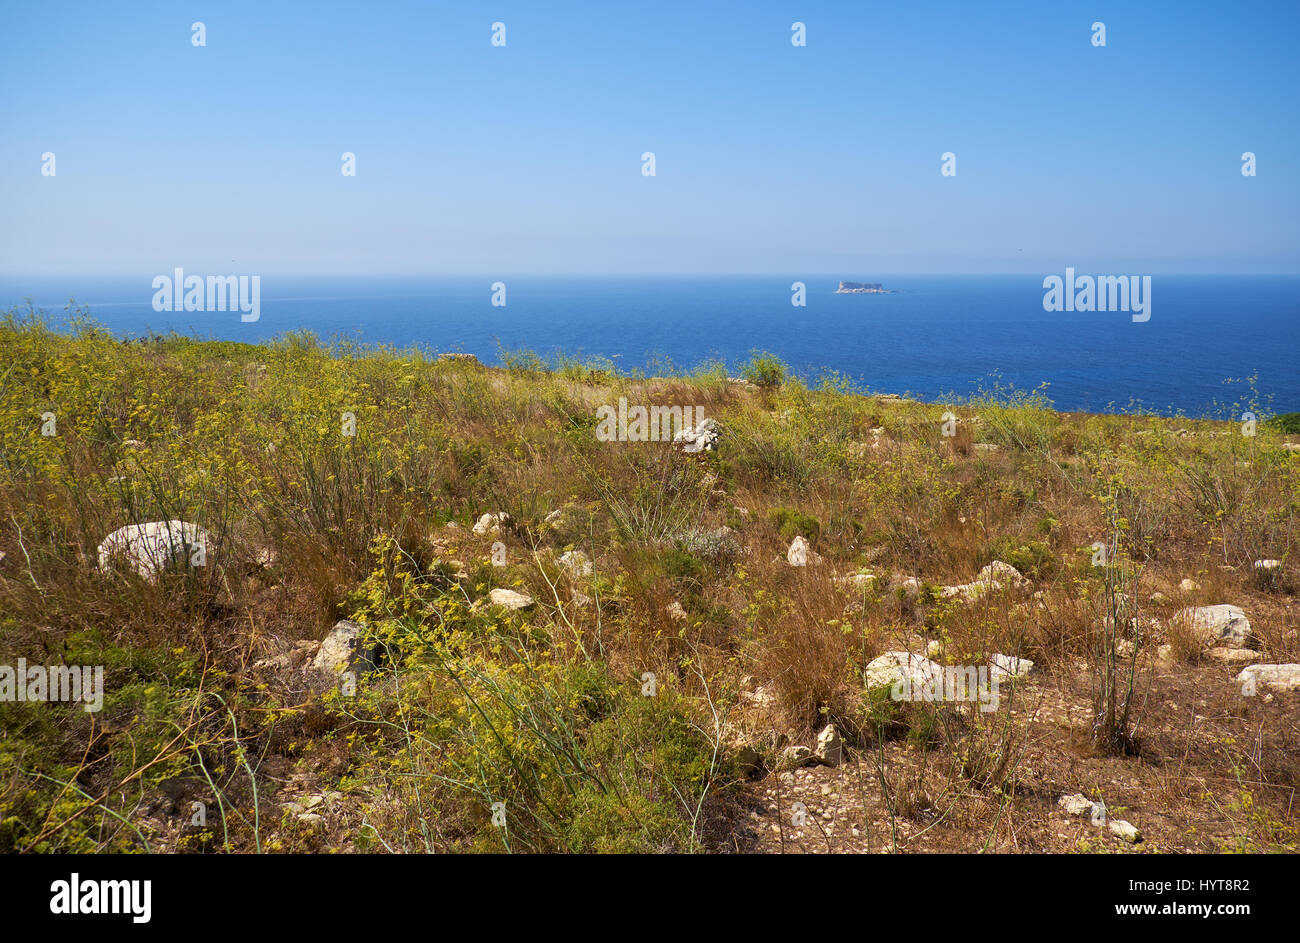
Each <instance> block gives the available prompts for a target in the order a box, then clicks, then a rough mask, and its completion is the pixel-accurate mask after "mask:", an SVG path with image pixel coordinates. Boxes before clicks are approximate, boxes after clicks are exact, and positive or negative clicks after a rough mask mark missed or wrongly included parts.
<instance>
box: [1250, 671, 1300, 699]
mask: <svg viewBox="0 0 1300 943" xmlns="http://www.w3.org/2000/svg"><path fill="white" fill-rule="evenodd" d="M1237 683H1238V684H1240V685H1242V693H1254V691H1255V690H1257V689H1258V688H1259V686H1261V685H1263V686H1265V687H1269V688H1272V689H1273V690H1274V691H1300V665H1249V666H1247V667H1245V668H1243V669H1241V674H1239V675H1237Z"/></svg>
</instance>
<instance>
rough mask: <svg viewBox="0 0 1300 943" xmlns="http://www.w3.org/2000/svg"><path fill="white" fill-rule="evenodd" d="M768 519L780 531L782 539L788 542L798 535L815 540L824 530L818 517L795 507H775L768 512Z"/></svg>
mask: <svg viewBox="0 0 1300 943" xmlns="http://www.w3.org/2000/svg"><path fill="white" fill-rule="evenodd" d="M768 519H769V520H771V522H772V526H773V527H775V528H776V529H777V532H778V533H780V535H781V539H782V540H784V541H787V542H789V541H791V540H794V539H795V538H796V537H805V538H807V539H808V540H813V539H815V538H816V537H817V536H818V535H819V534H820V533H821V531H822V525H821V524H820V522H818V520H817V518H815V517H813V516H811V515H809V514H805V513H803V512H802V511H797V510H795V509H794V508H773V509H772V510H771V511H769V512H768Z"/></svg>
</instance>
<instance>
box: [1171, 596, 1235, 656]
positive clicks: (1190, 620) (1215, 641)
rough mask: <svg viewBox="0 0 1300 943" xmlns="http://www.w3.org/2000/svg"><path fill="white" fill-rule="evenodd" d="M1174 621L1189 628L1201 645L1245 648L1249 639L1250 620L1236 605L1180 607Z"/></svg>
mask: <svg viewBox="0 0 1300 943" xmlns="http://www.w3.org/2000/svg"><path fill="white" fill-rule="evenodd" d="M1174 621H1175V622H1177V623H1180V624H1182V625H1185V626H1187V627H1188V628H1190V629H1191V631H1192V634H1193V635H1194V636H1195V637H1196V638H1197V639H1199V640H1200V642H1201V645H1202V646H1204V647H1206V648H1210V647H1212V646H1219V647H1227V648H1246V647H1248V645H1247V643H1248V642H1249V641H1250V639H1251V630H1250V620H1249V619H1247V618H1246V613H1244V612H1242V611H1241V609H1240V607H1238V606H1230V605H1219V606H1194V607H1192V608H1189V609H1180V610H1179V611H1178V612H1176V613H1175V614H1174Z"/></svg>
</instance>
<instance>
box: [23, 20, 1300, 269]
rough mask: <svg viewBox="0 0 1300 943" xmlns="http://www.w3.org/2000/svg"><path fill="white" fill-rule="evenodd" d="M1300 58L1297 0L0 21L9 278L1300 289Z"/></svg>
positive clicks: (1299, 23)
mask: <svg viewBox="0 0 1300 943" xmlns="http://www.w3.org/2000/svg"><path fill="white" fill-rule="evenodd" d="M196 20H197V21H202V22H203V23H204V24H205V25H206V31H207V45H206V47H203V48H195V47H194V46H192V45H191V41H190V35H191V31H190V24H191V23H192V22H194V21H196ZM1097 20H1100V21H1103V22H1104V23H1105V24H1106V40H1107V45H1106V46H1105V48H1096V47H1094V46H1093V45H1092V44H1091V42H1090V37H1091V28H1090V27H1091V24H1092V23H1093V22H1094V21H1097ZM494 21H502V22H504V23H505V24H506V31H507V32H506V36H507V45H506V46H505V47H504V48H496V47H493V46H492V45H491V43H490V38H491V24H492V23H493V22H494ZM794 21H802V22H804V23H806V24H807V46H806V47H804V48H796V47H794V46H792V45H791V43H790V35H791V23H793V22H794ZM1298 41H1300V4H1297V3H1291V2H1286V3H1281V2H1279V3H1253V2H1232V3H1213V4H1211V3H1187V2H1177V3H1175V2H1168V3H1144V4H1140V5H1139V4H1131V3H1112V2H1100V3H1098V2H1093V3H1073V2H1057V0H1052V2H1042V0H1038V2H1033V3H1010V2H1008V3H972V2H951V3H946V2H945V3H895V4H877V3H860V2H853V3H814V2H807V0H796V2H784V3H739V2H737V3H717V4H707V5H705V4H698V3H634V4H609V3H564V2H557V3H546V4H539V3H536V2H532V3H495V2H494V3H486V4H480V3H465V4H454V5H443V4H439V5H434V4H430V3H423V2H421V3H383V2H367V3H352V2H349V3H331V2H313V3H302V4H290V3H266V2H256V3H240V2H214V0H206V2H185V3H127V4H106V3H59V4H57V5H52V4H35V3H31V4H16V3H6V4H4V5H3V6H2V7H0V51H2V52H3V57H4V60H3V61H4V63H5V65H4V70H3V76H2V77H0V207H2V210H0V212H2V213H3V218H2V219H0V222H3V225H0V274H8V275H30V274H42V275H44V274H101V273H103V274H107V273H112V274H135V273H156V272H169V271H170V270H171V269H172V268H173V267H175V266H182V267H185V268H186V269H188V270H190V271H192V272H203V271H222V272H228V271H242V272H260V273H265V274H316V273H328V274H348V273H356V274H389V273H392V274H399V273H401V274H490V275H506V274H521V273H556V274H576V273H624V272H626V273H655V272H664V273H679V272H680V273H686V272H691V273H697V272H718V273H744V272H754V273H760V272H761V273H773V274H776V273H792V274H799V273H844V272H848V273H850V277H851V276H852V274H853V273H857V272H864V271H865V272H873V273H876V272H879V273H885V274H888V273H928V272H936V273H944V272H952V273H979V272H1059V271H1061V270H1062V269H1063V267H1064V266H1065V265H1073V266H1075V267H1076V268H1078V269H1080V270H1081V271H1083V270H1095V271H1098V272H1155V273H1163V272H1219V273H1232V272H1273V273H1296V272H1300V222H1298V221H1297V220H1298V219H1300V213H1297V210H1300V133H1298V131H1297V124H1298V120H1297V115H1298V114H1300V109H1298V108H1297V101H1296V100H1297V91H1300V82H1298V81H1297V79H1298V78H1300V65H1298V64H1297V63H1298V62H1300V59H1298V57H1297V56H1296V55H1295V52H1294V50H1295V49H1296V47H1297V45H1298V44H1300V43H1298ZM47 151H49V152H53V153H54V154H55V155H56V162H57V164H56V166H57V175H56V176H55V177H46V176H42V175H41V172H40V170H41V155H42V154H43V153H45V152H47ZM344 151H351V152H354V153H355V154H356V162H357V163H356V166H357V175H356V176H355V177H345V176H343V175H342V174H341V173H340V165H341V161H340V156H341V154H342V153H343V152H344ZM644 151H653V152H655V155H656V163H657V176H655V177H653V178H649V177H644V176H642V174H641V162H640V157H641V154H642V152H644ZM945 151H952V152H953V153H955V154H956V156H957V175H956V176H955V177H944V176H942V175H941V174H940V155H941V154H943V153H944V152H945ZM1243 151H1253V152H1255V154H1256V155H1257V160H1258V176H1256V177H1254V178H1246V177H1243V176H1242V175H1241V172H1240V167H1241V154H1242V152H1243ZM232 259H233V260H235V262H234V264H233V265H232V263H231V260H232Z"/></svg>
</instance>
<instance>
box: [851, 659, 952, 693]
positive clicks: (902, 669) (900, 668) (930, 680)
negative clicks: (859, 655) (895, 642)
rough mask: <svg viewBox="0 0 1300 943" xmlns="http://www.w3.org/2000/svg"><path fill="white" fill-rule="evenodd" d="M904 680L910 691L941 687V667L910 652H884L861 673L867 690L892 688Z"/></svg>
mask: <svg viewBox="0 0 1300 943" xmlns="http://www.w3.org/2000/svg"><path fill="white" fill-rule="evenodd" d="M904 679H906V681H907V683H908V685H909V686H910V688H911V689H912V690H918V689H923V688H924V687H925V686H926V685H931V684H939V685H942V684H943V666H942V665H940V664H939V663H938V662H933V661H931V660H930V659H928V658H926V657H925V656H924V655H916V654H913V653H912V652H885V653H884V654H883V655H881V656H880V657H878V658H873V659H872V660H871V661H870V662H869V663H868V664H867V667H866V670H865V671H864V672H863V681H864V683H865V684H866V686H867V687H868V688H878V687H884V686H887V687H893V686H894V685H895V684H897V683H898V682H900V681H903V680H904Z"/></svg>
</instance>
